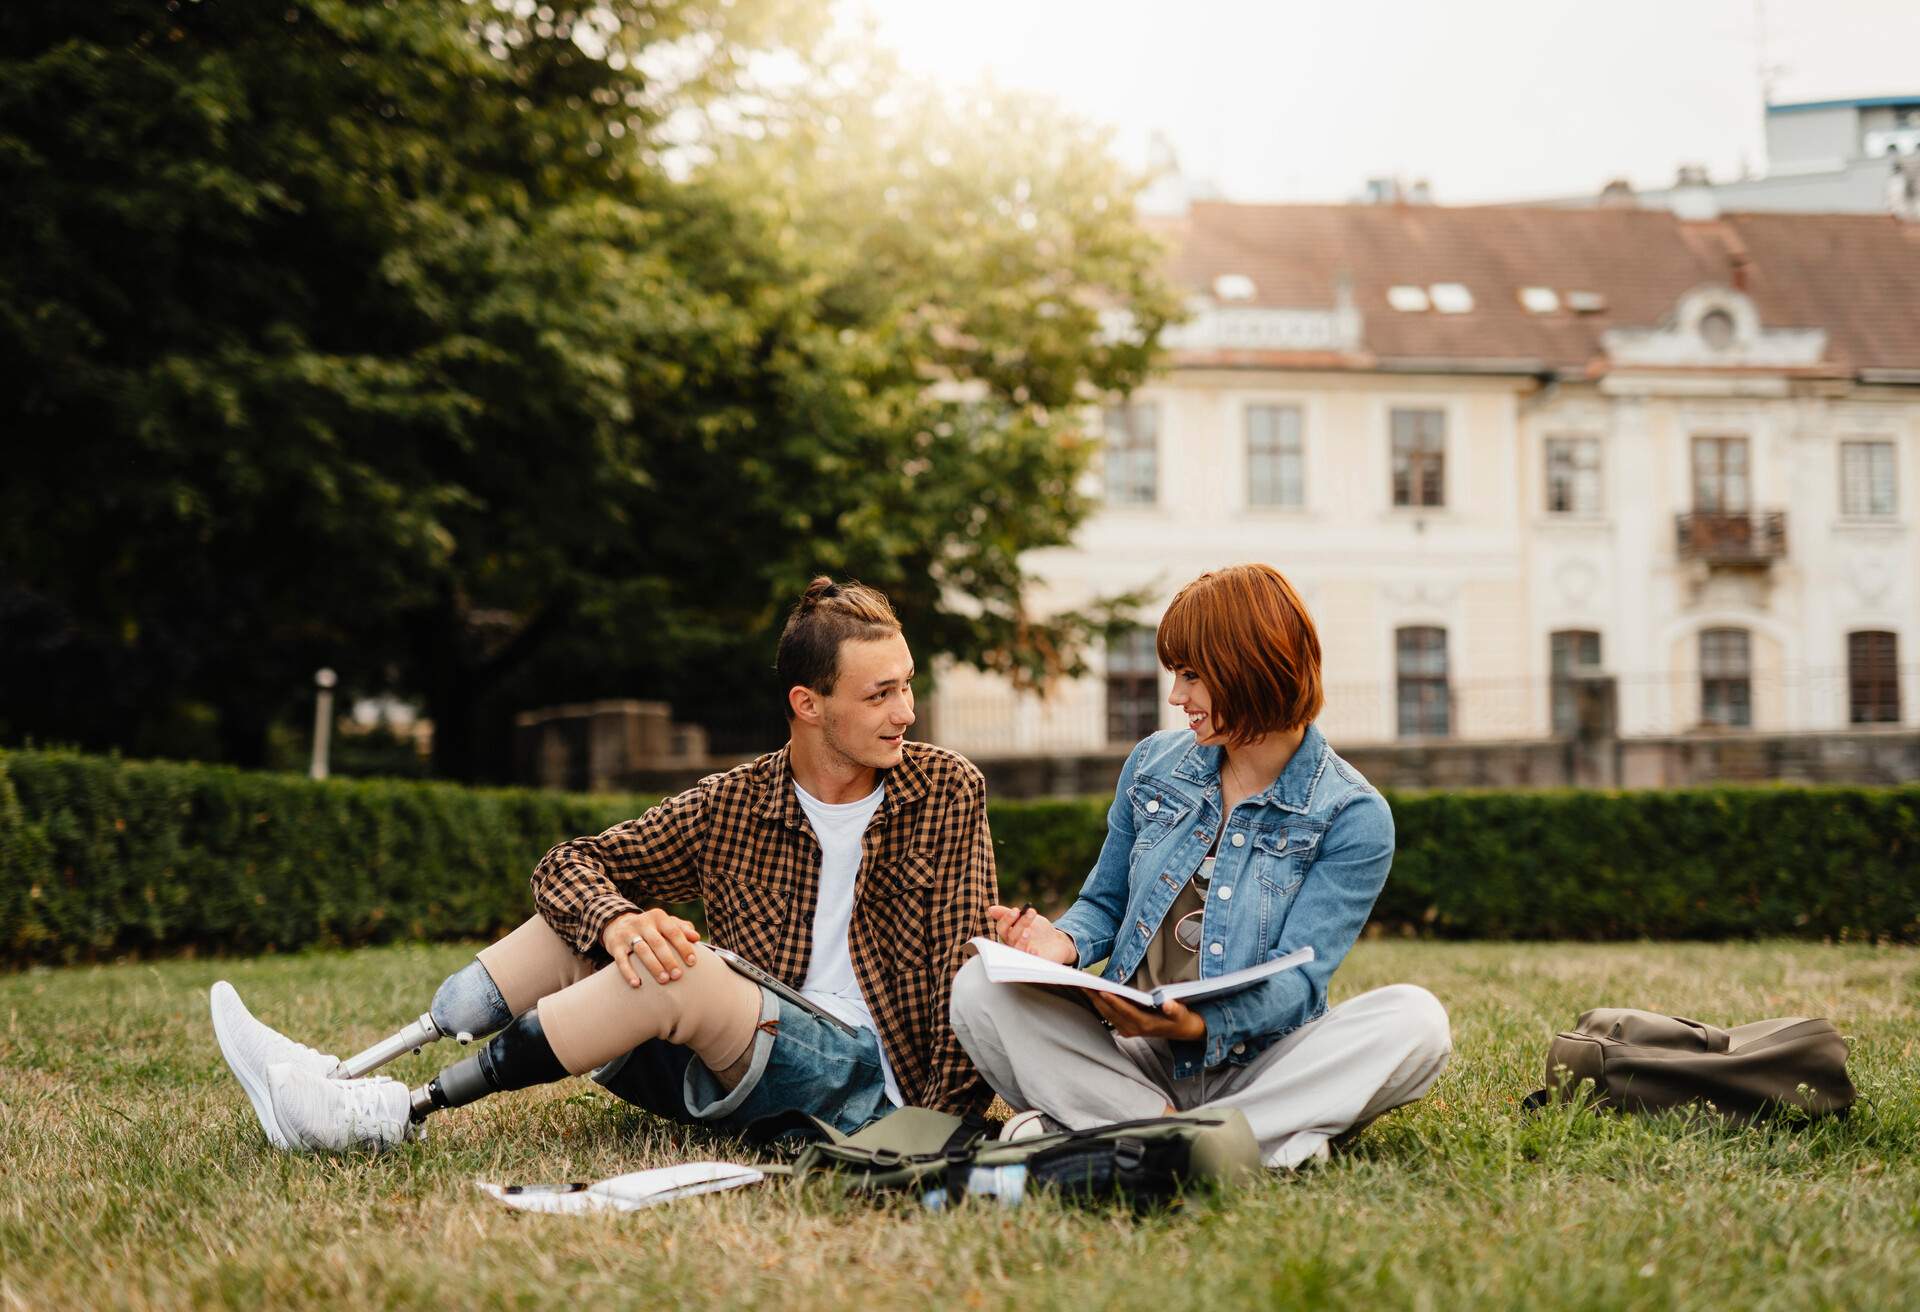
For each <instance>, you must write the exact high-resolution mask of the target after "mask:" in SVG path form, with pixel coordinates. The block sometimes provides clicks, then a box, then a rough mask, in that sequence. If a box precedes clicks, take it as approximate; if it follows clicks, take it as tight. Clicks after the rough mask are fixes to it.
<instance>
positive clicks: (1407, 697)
mask: <svg viewBox="0 0 1920 1312" xmlns="http://www.w3.org/2000/svg"><path fill="white" fill-rule="evenodd" d="M1394 647H1395V660H1396V669H1397V671H1398V674H1399V702H1400V715H1399V724H1400V736H1401V737H1402V738H1444V737H1446V736H1447V734H1448V733H1449V732H1451V729H1452V724H1451V717H1450V715H1449V714H1448V710H1449V706H1448V695H1447V631H1446V630H1445V629H1441V628H1431V627H1421V628H1410V629H1401V630H1399V631H1398V632H1396V633H1395V634H1394Z"/></svg>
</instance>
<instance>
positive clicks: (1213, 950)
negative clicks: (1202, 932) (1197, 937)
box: [1207, 943, 1226, 957]
mask: <svg viewBox="0 0 1920 1312" xmlns="http://www.w3.org/2000/svg"><path fill="white" fill-rule="evenodd" d="M1207 951H1209V952H1211V953H1213V955H1214V956H1216V957H1217V956H1219V955H1220V954H1221V953H1222V952H1225V951H1226V948H1225V947H1223V946H1221V945H1220V944H1218V943H1215V944H1214V945H1213V946H1212V947H1210V948H1208V949H1207Z"/></svg>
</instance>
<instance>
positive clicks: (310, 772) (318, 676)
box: [307, 669, 340, 779]
mask: <svg viewBox="0 0 1920 1312" xmlns="http://www.w3.org/2000/svg"><path fill="white" fill-rule="evenodd" d="M339 681H340V680H339V678H338V677H337V676H336V675H335V674H334V672H333V671H332V670H328V669H319V670H315V671H314V672H313V686H314V687H316V688H318V689H319V690H320V691H319V695H318V696H316V697H315V698H314V700H313V763H312V764H311V765H309V766H308V767H307V777H308V778H309V779H325V778H326V777H327V745H328V741H327V740H328V739H329V738H330V737H331V736H332V734H333V685H334V684H336V683H338V682H339Z"/></svg>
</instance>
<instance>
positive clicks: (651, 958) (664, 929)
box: [600, 907, 700, 989]
mask: <svg viewBox="0 0 1920 1312" xmlns="http://www.w3.org/2000/svg"><path fill="white" fill-rule="evenodd" d="M699 939H700V931H699V930H697V929H695V928H694V927H693V926H692V925H691V924H689V923H688V922H686V921H684V920H682V919H680V917H678V916H676V915H672V914H671V913H669V912H666V911H662V910H661V909H660V908H659V907H654V908H653V909H652V910H650V911H629V912H628V913H627V914H626V915H624V916H621V917H619V918H618V919H616V920H613V921H611V922H609V923H608V925H607V929H606V932H605V933H604V934H602V935H601V936H600V946H602V947H604V948H605V949H606V950H607V955H608V956H610V957H612V958H613V963H614V964H615V965H616V966H618V967H620V973H621V974H622V975H624V976H625V977H626V980H627V983H628V984H631V985H632V986H633V987H634V988H636V989H637V988H639V987H640V971H639V970H636V969H634V961H635V960H636V959H637V960H638V962H639V966H640V970H645V971H646V972H648V973H649V974H651V975H652V976H653V977H654V978H655V979H657V980H659V981H660V982H661V983H662V984H666V983H668V982H670V981H672V980H676V979H679V978H680V976H681V975H683V974H684V973H685V969H684V968H683V967H682V966H681V963H682V962H685V963H686V966H687V967H691V966H692V965H693V961H694V957H693V945H694V944H695V943H696V942H698V941H699Z"/></svg>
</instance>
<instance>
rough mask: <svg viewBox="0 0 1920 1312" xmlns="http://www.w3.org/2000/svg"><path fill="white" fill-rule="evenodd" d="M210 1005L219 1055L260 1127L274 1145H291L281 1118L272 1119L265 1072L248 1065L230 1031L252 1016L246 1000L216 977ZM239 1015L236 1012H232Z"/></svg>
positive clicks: (237, 1037)
mask: <svg viewBox="0 0 1920 1312" xmlns="http://www.w3.org/2000/svg"><path fill="white" fill-rule="evenodd" d="M209 1006H210V1008H211V1010H212V1012H213V1037H214V1038H215V1039H216V1040H218V1041H219V1044H220V1055H221V1056H222V1057H225V1058H226V1059H227V1069H228V1070H230V1071H232V1072H233V1077H234V1078H235V1079H236V1080H239V1081H240V1088H241V1089H242V1090H243V1091H244V1092H245V1093H246V1095H247V1101H248V1102H250V1103H252V1104H253V1114H254V1116H255V1117H257V1118H258V1119H259V1121H260V1128H261V1129H262V1130H265V1131H266V1132H267V1141H268V1142H269V1143H271V1144H272V1145H273V1146H274V1147H275V1148H290V1147H292V1146H293V1145H292V1144H291V1143H289V1142H288V1140H287V1136H286V1134H285V1132H284V1131H282V1130H281V1129H280V1122H279V1121H277V1120H275V1119H274V1115H273V1099H272V1098H271V1097H270V1096H269V1095H268V1093H267V1073H266V1072H265V1071H255V1070H251V1069H249V1068H248V1065H247V1063H246V1062H245V1061H243V1060H241V1057H240V1055H239V1054H240V1038H239V1035H237V1034H235V1033H234V1032H233V1029H234V1026H235V1025H236V1024H238V1023H240V1022H241V1018H242V1017H244V1018H245V1019H246V1020H252V1019H253V1013H252V1012H250V1011H248V1010H247V1004H246V1003H244V1002H242V1001H240V995H239V993H237V992H236V991H235V990H234V987H233V985H231V984H229V983H227V981H225V980H219V981H218V982H216V983H215V984H214V986H213V991H212V996H211V998H210V1000H209ZM236 1011H237V1012H238V1013H239V1014H238V1015H235V1014H234V1013H235V1012H236Z"/></svg>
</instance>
